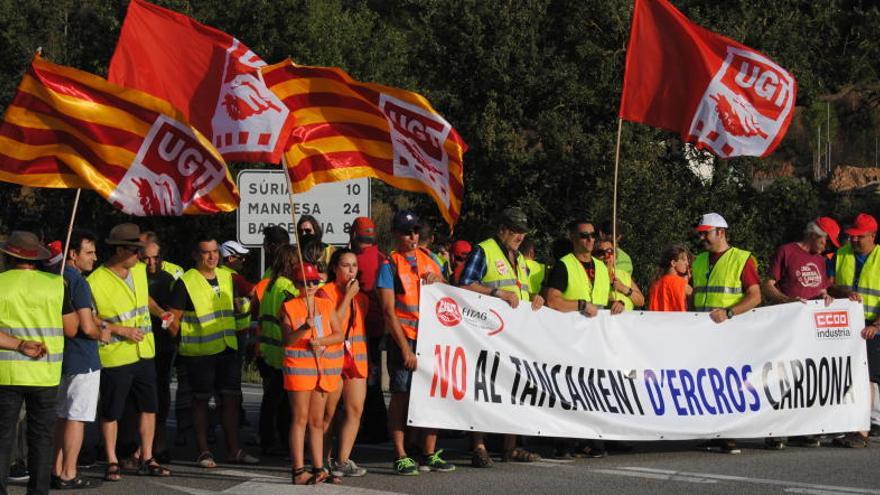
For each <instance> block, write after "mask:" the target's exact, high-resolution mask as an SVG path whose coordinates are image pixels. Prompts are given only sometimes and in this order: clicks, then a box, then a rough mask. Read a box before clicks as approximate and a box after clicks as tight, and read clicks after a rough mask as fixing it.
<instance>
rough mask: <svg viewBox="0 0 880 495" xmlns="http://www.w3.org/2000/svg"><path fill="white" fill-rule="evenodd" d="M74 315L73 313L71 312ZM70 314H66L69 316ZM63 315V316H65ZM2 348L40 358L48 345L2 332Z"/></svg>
mask: <svg viewBox="0 0 880 495" xmlns="http://www.w3.org/2000/svg"><path fill="white" fill-rule="evenodd" d="M71 315H73V313H71ZM67 316H68V315H64V317H67ZM64 317H62V318H64ZM0 349H7V350H10V351H18V352H20V353H22V354H24V355H25V356H27V357H29V358H33V359H36V358H39V357H43V356H44V355H45V354H46V346H44V345H43V344H41V343H39V342H35V341H33V340H21V339H17V338H15V337H13V336H11V335H8V334H5V333H3V332H0Z"/></svg>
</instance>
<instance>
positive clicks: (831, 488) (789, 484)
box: [622, 467, 880, 495]
mask: <svg viewBox="0 0 880 495" xmlns="http://www.w3.org/2000/svg"><path fill="white" fill-rule="evenodd" d="M622 469H625V470H627V471H630V472H639V473H653V474H670V475H678V476H690V477H695V478H709V479H714V480H718V481H735V482H738V483H755V484H760V485H773V486H782V487H785V488H791V489H798V488H801V489H806V490H818V491H826V492H834V493H847V494H853V493H864V494H871V495H880V490H878V489H874V488H857V487H849V486H835V485H817V484H813V483H802V482H800V481H785V480H772V479H766V478H748V477H745V476H732V475H727V474H710V473H690V472H687V471H672V470H668V469H654V468H643V467H624V468H622Z"/></svg>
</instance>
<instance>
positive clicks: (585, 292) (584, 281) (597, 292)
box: [559, 253, 611, 307]
mask: <svg viewBox="0 0 880 495" xmlns="http://www.w3.org/2000/svg"><path fill="white" fill-rule="evenodd" d="M559 261H560V262H561V263H562V264H563V265H565V271H566V273H567V274H568V285H567V286H566V287H565V291H563V293H562V298H563V299H565V300H567V301H579V300H584V301H587V302H588V303H591V304H595V305H596V306H601V307H605V306H607V305H608V295H609V293H610V291H611V278H610V277H609V276H608V268H606V267H605V263H603V262H602V261H600V260H598V259H596V258H593V272H594V273H593V280H592V281H590V277H589V276H587V271H586V270H585V269H584V265H583V263H581V261H580V260H579V259H577V256H575V255H574V253H568V254H567V255H565V256H563V257H562V259H561V260H559Z"/></svg>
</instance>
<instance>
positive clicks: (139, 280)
mask: <svg viewBox="0 0 880 495" xmlns="http://www.w3.org/2000/svg"><path fill="white" fill-rule="evenodd" d="M129 273H131V278H132V281H133V282H134V292H132V290H131V287H129V286H128V284H127V283H125V280H123V279H121V278H119V276H118V275H116V273H114V272H113V271H112V270H110V269H109V268H107V267H106V266H103V265H102V266H100V267H98V269H97V270H95V271H94V272H92V274H91V275H89V276H88V278H87V279H86V280H88V282H89V286H90V287H91V289H92V297H93V298H94V300H95V310H96V311H97V313H98V318H100V319H102V320H106V321H109V322H112V323H113V324H115V325H119V326H123V327H131V328H139V329H141V330H142V331H143V332H144V339H143V340H141V341H140V342H134V341H132V340H128V339H126V338H124V337H121V336H119V335H114V336H113V338H112V339H111V341H110V343H109V344H107V345H102V346H100V347H98V355H99V356H100V357H101V366H103V367H105V368H115V367H117V366H124V365H126V364H131V363H136V362H138V360H140V359H150V358H153V357H154V356H155V355H156V344H155V337H154V336H153V332H152V328H153V327H152V325H151V324H150V312H149V310H148V309H147V308H148V305H149V301H150V295H149V294H150V293H149V284H148V282H147V266H146V265H145V264H143V263H138V264H137V265H135V266H133V267H132V268H131V270H129Z"/></svg>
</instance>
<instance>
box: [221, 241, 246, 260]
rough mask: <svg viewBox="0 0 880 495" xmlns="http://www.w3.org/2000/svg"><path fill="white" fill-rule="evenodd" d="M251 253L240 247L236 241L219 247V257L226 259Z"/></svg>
mask: <svg viewBox="0 0 880 495" xmlns="http://www.w3.org/2000/svg"><path fill="white" fill-rule="evenodd" d="M249 252H251V250H250V249H248V248H246V247H244V246H242V245H241V244H239V243H238V242H236V241H226V242H224V243H223V244H221V245H220V256H222V257H224V258H227V257H229V256H236V255H238V256H243V255H245V254H248V253H249Z"/></svg>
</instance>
